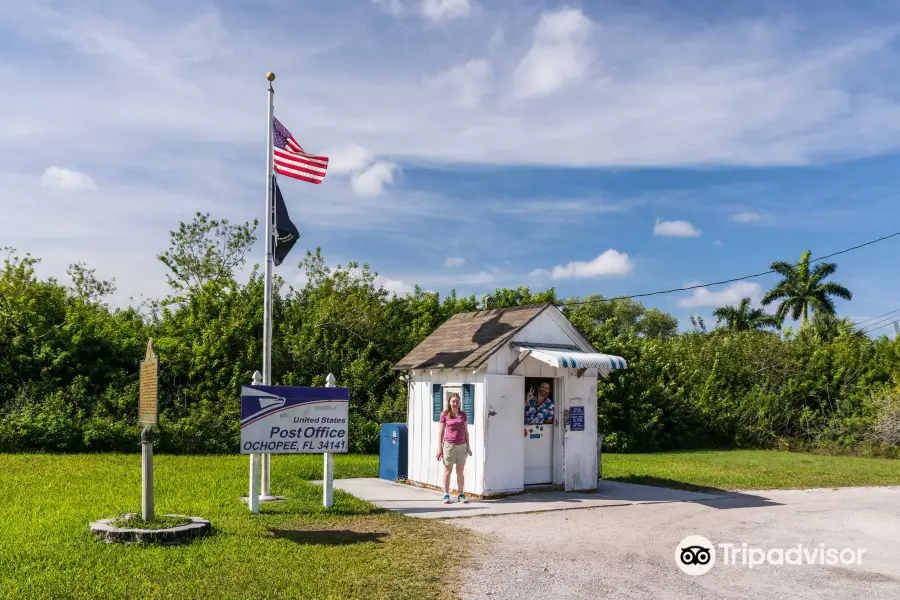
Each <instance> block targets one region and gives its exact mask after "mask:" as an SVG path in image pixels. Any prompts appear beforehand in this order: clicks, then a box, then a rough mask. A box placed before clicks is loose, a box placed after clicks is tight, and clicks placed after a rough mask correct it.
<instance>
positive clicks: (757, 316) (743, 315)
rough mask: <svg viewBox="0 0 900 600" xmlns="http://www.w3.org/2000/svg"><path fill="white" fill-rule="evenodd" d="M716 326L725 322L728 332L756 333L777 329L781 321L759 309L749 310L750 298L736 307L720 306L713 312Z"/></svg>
mask: <svg viewBox="0 0 900 600" xmlns="http://www.w3.org/2000/svg"><path fill="white" fill-rule="evenodd" d="M713 315H714V316H715V317H716V325H718V324H719V323H721V322H722V321H725V328H726V329H728V330H730V331H751V330H753V331H756V330H760V329H766V328H769V327H772V328H776V329H777V328H778V327H779V326H780V325H781V321H780V320H779V319H778V317H776V316H774V315H769V314H766V312H765V311H764V310H763V309H761V308H750V298H744V299H742V300H741V303H740V304H739V305H738V306H720V307H719V308H717V309H716V310H714V311H713Z"/></svg>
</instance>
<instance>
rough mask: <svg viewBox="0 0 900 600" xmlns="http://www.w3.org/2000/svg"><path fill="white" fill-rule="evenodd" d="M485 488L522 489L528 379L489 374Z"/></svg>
mask: <svg viewBox="0 0 900 600" xmlns="http://www.w3.org/2000/svg"><path fill="white" fill-rule="evenodd" d="M484 387H485V404H486V407H487V411H486V412H487V419H486V424H487V427H486V428H485V453H484V454H485V456H484V489H485V492H506V491H520V490H522V488H523V478H524V472H525V461H524V445H523V435H524V423H525V378H524V377H519V376H517V375H486V376H485V386H484Z"/></svg>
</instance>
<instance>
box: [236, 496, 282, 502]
mask: <svg viewBox="0 0 900 600" xmlns="http://www.w3.org/2000/svg"><path fill="white" fill-rule="evenodd" d="M241 500H242V501H243V502H248V503H249V502H250V498H249V497H248V496H241ZM279 500H287V496H260V497H259V501H260V503H263V502H277V501H279Z"/></svg>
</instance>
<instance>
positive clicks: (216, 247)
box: [157, 212, 258, 301]
mask: <svg viewBox="0 0 900 600" xmlns="http://www.w3.org/2000/svg"><path fill="white" fill-rule="evenodd" d="M257 224H258V221H256V220H254V221H253V225H250V223H249V222H247V223H244V224H243V225H231V224H230V223H229V222H228V220H227V219H221V220H219V219H210V218H209V214H201V213H199V212H198V213H197V214H196V215H195V216H194V220H193V221H191V222H190V223H184V222H181V223H180V225H179V227H178V229H177V230H174V231H170V232H169V235H170V238H171V242H170V246H169V249H168V250H166V251H165V252H163V253H162V254H160V255H158V256H157V258H159V260H160V261H161V262H162V263H163V264H165V265H166V266H167V267H168V268H169V273H167V274H166V278H167V279H168V280H169V285H170V286H172V289H173V290H175V292H176V293H177V295H176V296H175V297H173V298H170V299H169V300H170V301H181V300H184V299H185V297H186V295H187V294H190V293H191V292H197V291H199V290H201V289H203V288H204V287H205V286H206V285H212V286H213V287H216V288H218V289H225V288H230V287H232V286H233V284H234V272H235V270H236V269H238V268H239V267H241V266H242V265H243V264H244V262H245V261H246V258H247V253H248V252H249V251H250V248H251V247H252V246H253V244H254V243H255V242H256V237H255V236H254V234H253V232H254V231H255V230H256V226H257Z"/></svg>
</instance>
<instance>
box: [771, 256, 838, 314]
mask: <svg viewBox="0 0 900 600" xmlns="http://www.w3.org/2000/svg"><path fill="white" fill-rule="evenodd" d="M809 255H810V251H809V250H807V251H805V252H804V253H803V255H802V256H801V257H800V262H799V263H797V264H795V265H792V264H790V263H786V262H782V261H776V262H773V263H772V264H771V266H770V268H771V269H772V270H773V271H775V272H776V273H779V274H780V275H781V276H782V277H784V279H782V280H781V281H780V282H778V285H776V286H775V287H774V288H772V289H771V290H769V293H767V294H766V295H765V297H764V298H763V300H762V303H763V305H765V306H768V305H769V304H771V303H773V302H775V301H776V300H781V303H780V304H779V305H778V309H777V310H776V311H775V315H776V316H777V317H778V318H779V319H780V320H781V321H784V319H785V318H787V316H788V315H789V314H790V316H791V318H792V319H794V320H795V321H796V320H797V319H799V318H801V316H802V318H803V321H802V322H801V326H803V325H806V322H807V319H808V317H809V309H810V308H812V309H813V311H814V312H817V313H827V314H831V315H833V314H835V312H836V310H835V307H834V301H833V300H832V299H831V297H832V296H834V297H837V298H843V299H844V300H850V299H852V298H853V294H852V293H850V290H848V289H847V288H845V287H844V286H842V285H841V284H839V283H835V282H833V281H825V279H826V278H827V277H829V276H831V275H832V274H834V272H835V271H836V270H837V265H836V264H835V263H821V264H819V265H816V267H815V268H814V269H812V271H810V268H809Z"/></svg>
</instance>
